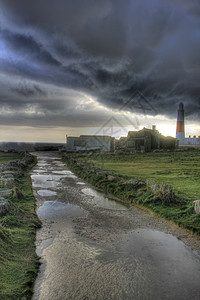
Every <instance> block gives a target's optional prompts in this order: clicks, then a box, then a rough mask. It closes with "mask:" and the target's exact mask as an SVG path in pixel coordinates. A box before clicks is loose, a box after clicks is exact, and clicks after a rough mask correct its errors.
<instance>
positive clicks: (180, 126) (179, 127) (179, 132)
mask: <svg viewBox="0 0 200 300" xmlns="http://www.w3.org/2000/svg"><path fill="white" fill-rule="evenodd" d="M177 112H178V113H177V122H176V138H177V140H178V141H179V145H185V123H184V105H183V103H182V102H181V103H180V104H179V106H178V111H177Z"/></svg>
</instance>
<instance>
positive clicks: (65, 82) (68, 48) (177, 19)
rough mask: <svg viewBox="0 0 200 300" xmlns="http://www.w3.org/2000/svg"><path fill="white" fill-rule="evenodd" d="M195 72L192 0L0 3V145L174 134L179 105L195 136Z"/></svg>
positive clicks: (196, 24)
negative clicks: (110, 131) (147, 131)
mask: <svg viewBox="0 0 200 300" xmlns="http://www.w3.org/2000/svg"><path fill="white" fill-rule="evenodd" d="M199 67H200V3H199V1H198V0H191V1H188V0H125V1H120V0H101V1H95V0H85V1H82V0H68V1H63V0H40V1H39V0H35V1H30V0H18V1H16V0H0V102H1V106H0V140H2V141H3V140H6V141H8V140H13V141H14V140H15V141H16V140H17V141H37V140H38V141H41V140H43V141H51V142H54V141H55V142H63V141H64V140H65V134H70V135H71V134H76V135H79V134H83V133H90V132H92V133H98V132H99V127H102V126H103V129H104V128H106V125H105V124H107V123H109V120H112V121H113V120H114V127H115V129H116V130H118V129H119V128H120V127H121V132H122V131H123V132H124V134H123V133H122V134H121V135H126V133H125V131H126V132H127V130H135V129H139V128H142V127H144V126H145V127H148V128H150V127H151V125H152V124H156V125H157V128H158V129H159V130H160V131H161V132H162V133H163V134H166V135H167V134H170V135H172V136H175V121H176V110H177V105H178V103H179V102H180V101H182V102H184V104H185V111H186V120H187V123H186V124H187V125H188V127H186V132H188V134H196V135H200V121H199V117H200V113H199V108H200V86H199V82H200V68H199ZM130 99H131V101H130V102H129V100H130ZM126 103H128V105H126ZM119 124H120V125H119ZM190 125H191V126H190ZM112 126H113V124H112ZM173 126H174V127H173ZM14 128H15V129H14ZM124 129H125V131H124ZM13 130H15V131H16V134H13ZM193 130H194V132H192V131H193ZM118 133H119V132H118ZM118 133H117V134H118ZM117 134H115V135H116V136H117Z"/></svg>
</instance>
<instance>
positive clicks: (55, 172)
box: [52, 170, 76, 177]
mask: <svg viewBox="0 0 200 300" xmlns="http://www.w3.org/2000/svg"><path fill="white" fill-rule="evenodd" d="M52 173H53V174H59V175H73V176H75V175H74V174H73V173H72V172H71V171H67V170H55V171H52ZM75 177H76V176H75Z"/></svg>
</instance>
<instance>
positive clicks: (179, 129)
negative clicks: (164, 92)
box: [176, 102, 200, 146]
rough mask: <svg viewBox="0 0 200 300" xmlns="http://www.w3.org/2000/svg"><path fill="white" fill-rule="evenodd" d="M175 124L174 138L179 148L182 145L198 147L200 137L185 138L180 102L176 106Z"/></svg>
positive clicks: (182, 105) (182, 106) (182, 110)
mask: <svg viewBox="0 0 200 300" xmlns="http://www.w3.org/2000/svg"><path fill="white" fill-rule="evenodd" d="M177 112H178V113H177V122H176V138H177V140H178V142H179V145H180V146H183V145H200V136H198V137H196V136H195V135H194V136H193V137H191V136H189V137H188V138H185V121H184V104H183V103H182V102H181V103H179V106H178V111H177Z"/></svg>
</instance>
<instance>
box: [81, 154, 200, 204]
mask: <svg viewBox="0 0 200 300" xmlns="http://www.w3.org/2000/svg"><path fill="white" fill-rule="evenodd" d="M81 159H84V160H86V161H87V162H88V163H90V164H93V165H95V166H97V167H100V168H103V169H106V170H110V171H112V172H113V174H116V175H122V176H123V177H124V178H127V179H132V178H137V179H143V180H148V181H150V182H151V183H162V184H170V185H173V187H174V189H175V191H176V193H177V194H178V195H180V196H183V197H187V198H188V199H190V200H197V199H200V151H199V150H190V151H183V152H156V153H154V152H149V153H135V154H130V153H127V154H126V153H125V154H106V155H102V154H94V155H92V156H91V157H90V156H88V155H84V156H82V157H81Z"/></svg>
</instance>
